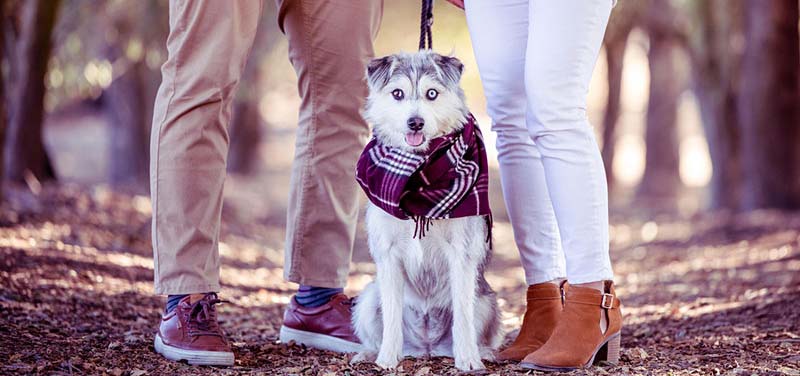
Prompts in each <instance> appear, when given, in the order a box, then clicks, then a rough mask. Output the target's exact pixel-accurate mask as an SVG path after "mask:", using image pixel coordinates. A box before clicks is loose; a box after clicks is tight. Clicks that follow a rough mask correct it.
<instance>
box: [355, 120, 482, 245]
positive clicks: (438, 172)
mask: <svg viewBox="0 0 800 376" xmlns="http://www.w3.org/2000/svg"><path fill="white" fill-rule="evenodd" d="M356 180H357V181H358V183H359V184H360V185H361V188H362V189H363V190H364V192H365V193H366V194H367V197H368V198H369V200H370V201H371V202H372V203H373V204H375V205H376V206H378V207H379V208H381V209H383V210H384V211H385V212H387V213H389V214H391V215H392V216H394V217H397V218H399V219H413V220H414V222H415V223H416V228H415V231H414V236H415V237H416V236H417V235H419V237H422V236H424V235H425V231H426V230H428V229H429V227H430V225H431V221H432V220H434V219H446V218H460V217H470V216H485V217H486V222H487V225H488V227H489V235H488V237H487V242H490V241H491V228H492V212H491V208H490V207H489V169H488V166H487V163H486V148H485V147H484V144H483V135H482V134H481V131H480V128H478V126H477V122H476V121H475V118H474V117H473V116H472V115H471V114H470V115H469V117H468V118H467V119H466V123H465V124H464V128H463V129H462V130H460V131H457V132H454V133H451V134H448V135H445V136H442V137H437V138H435V139H433V140H431V142H430V146H429V148H428V151H427V152H425V153H424V154H416V153H412V152H408V151H405V150H402V149H399V148H393V147H389V146H385V145H382V144H380V143H378V141H377V139H375V138H374V137H373V139H372V140H371V141H370V142H369V143H368V144H367V146H366V147H365V148H364V151H363V152H362V153H361V157H359V159H358V164H357V166H356Z"/></svg>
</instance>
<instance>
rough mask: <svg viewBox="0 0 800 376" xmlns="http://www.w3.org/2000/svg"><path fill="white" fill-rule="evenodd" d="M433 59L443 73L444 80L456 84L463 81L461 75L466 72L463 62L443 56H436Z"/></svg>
mask: <svg viewBox="0 0 800 376" xmlns="http://www.w3.org/2000/svg"><path fill="white" fill-rule="evenodd" d="M433 59H434V61H435V62H436V65H437V66H438V67H439V69H440V70H441V71H442V75H443V76H444V77H443V78H444V79H445V80H447V81H450V82H452V83H454V84H458V82H459V81H460V80H461V73H462V72H464V64H462V63H461V60H458V58H455V57H453V56H443V55H435V56H434V58H433Z"/></svg>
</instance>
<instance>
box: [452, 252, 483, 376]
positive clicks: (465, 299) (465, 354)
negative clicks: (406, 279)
mask: <svg viewBox="0 0 800 376" xmlns="http://www.w3.org/2000/svg"><path fill="white" fill-rule="evenodd" d="M466 243H467V244H466V248H469V247H475V245H474V244H470V243H471V242H466ZM474 251H475V250H471V249H459V247H454V248H453V249H450V250H449V255H450V257H448V260H449V262H450V271H449V273H450V290H451V293H452V299H453V357H454V358H455V363H456V368H458V369H460V370H462V371H472V370H479V369H483V368H484V366H483V363H482V362H481V354H480V352H479V350H478V333H477V330H476V328H475V304H476V303H475V301H476V300H477V296H476V293H477V289H476V287H477V286H476V285H477V278H478V265H477V260H475V257H474V256H475V254H474V253H476V252H474Z"/></svg>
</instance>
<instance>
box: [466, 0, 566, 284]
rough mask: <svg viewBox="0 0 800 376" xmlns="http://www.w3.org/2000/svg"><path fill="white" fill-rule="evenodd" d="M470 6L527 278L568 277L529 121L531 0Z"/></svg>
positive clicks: (475, 1)
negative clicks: (527, 56)
mask: <svg viewBox="0 0 800 376" xmlns="http://www.w3.org/2000/svg"><path fill="white" fill-rule="evenodd" d="M465 5H466V13H467V23H468V24H469V30H470V35H471V37H472V44H473V48H474V51H475V57H476V59H477V62H478V68H479V70H480V74H481V80H482V82H483V88H484V91H485V93H486V98H487V101H488V111H489V116H490V117H491V118H492V123H493V124H492V129H493V130H494V131H495V132H497V151H498V159H499V162H500V178H501V182H502V186H503V196H504V198H505V203H506V209H507V210H508V215H509V217H510V218H511V224H512V226H513V228H514V237H515V239H516V243H517V247H519V252H520V258H521V260H522V267H523V268H524V269H525V278H526V280H527V282H528V284H529V285H533V284H536V283H541V282H546V281H552V280H555V279H559V278H564V277H565V276H566V275H565V273H566V271H565V268H564V259H563V252H562V251H561V240H560V239H559V236H558V226H557V224H556V217H555V215H554V214H553V208H552V205H551V204H550V196H549V195H548V192H547V185H546V183H545V173H544V167H543V166H542V161H541V156H540V154H539V151H538V150H537V149H536V146H535V145H534V143H533V141H532V140H531V137H530V135H529V133H528V130H527V127H526V125H525V117H526V112H527V110H526V107H527V101H526V99H525V85H524V81H523V77H524V74H525V72H524V70H525V68H524V67H525V50H526V46H527V44H528V0H503V1H499V0H467V1H466V4H465Z"/></svg>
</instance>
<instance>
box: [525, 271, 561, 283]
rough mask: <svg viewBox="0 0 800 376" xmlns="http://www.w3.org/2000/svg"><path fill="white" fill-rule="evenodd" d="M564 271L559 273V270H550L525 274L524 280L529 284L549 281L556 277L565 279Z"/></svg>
mask: <svg viewBox="0 0 800 376" xmlns="http://www.w3.org/2000/svg"><path fill="white" fill-rule="evenodd" d="M565 274H566V273H559V272H550V273H540V274H527V273H526V274H525V282H526V283H527V284H528V285H529V286H530V285H535V284H537V283H544V282H550V281H553V280H556V279H566V277H564V275H565Z"/></svg>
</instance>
